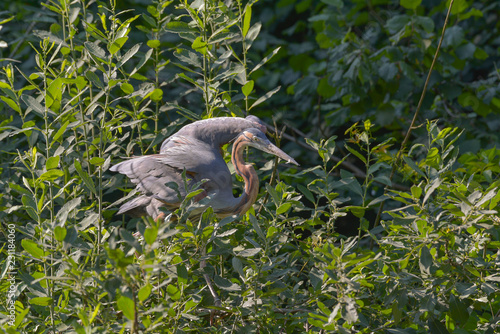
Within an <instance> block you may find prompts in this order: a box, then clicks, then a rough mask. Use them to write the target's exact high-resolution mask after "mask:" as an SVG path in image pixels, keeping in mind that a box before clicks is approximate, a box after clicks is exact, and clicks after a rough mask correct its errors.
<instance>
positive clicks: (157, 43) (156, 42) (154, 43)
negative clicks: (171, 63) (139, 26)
mask: <svg viewBox="0 0 500 334" xmlns="http://www.w3.org/2000/svg"><path fill="white" fill-rule="evenodd" d="M146 44H147V45H148V46H149V47H150V48H152V49H157V48H159V47H160V45H161V43H160V41H159V40H157V39H150V40H149V41H148V42H147V43H146Z"/></svg>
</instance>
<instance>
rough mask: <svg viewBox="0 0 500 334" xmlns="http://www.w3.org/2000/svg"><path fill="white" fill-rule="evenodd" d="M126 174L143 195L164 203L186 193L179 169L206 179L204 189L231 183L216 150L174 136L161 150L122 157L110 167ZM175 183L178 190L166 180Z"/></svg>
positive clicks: (190, 139) (190, 175)
mask: <svg viewBox="0 0 500 334" xmlns="http://www.w3.org/2000/svg"><path fill="white" fill-rule="evenodd" d="M110 170H111V171H114V172H119V173H121V174H124V175H126V176H128V177H129V178H130V180H131V181H132V182H133V183H135V184H136V185H137V189H138V190H139V191H141V192H142V193H143V194H144V195H147V196H153V197H155V198H157V199H158V200H160V201H163V202H166V203H176V202H179V196H178V195H180V198H181V199H182V198H184V197H185V196H186V190H185V187H184V181H183V179H182V172H183V171H184V170H185V171H186V174H187V177H188V178H190V179H192V180H193V181H192V182H191V183H190V184H189V185H190V186H191V185H192V184H194V183H196V182H198V181H201V180H203V179H207V180H208V182H207V183H205V184H204V185H203V188H204V189H205V190H207V191H212V190H217V189H220V188H229V189H231V187H232V182H231V174H230V172H229V169H228V168H227V165H226V163H225V161H224V159H223V158H222V156H221V155H220V153H219V152H218V150H214V149H212V148H211V147H210V145H207V144H205V143H203V142H202V141H200V140H196V139H194V138H189V137H184V136H178V137H177V139H176V140H175V145H173V146H172V147H169V148H168V150H166V151H165V152H164V153H161V154H153V155H146V156H141V157H136V158H132V159H130V160H126V161H123V162H121V163H119V164H117V165H115V166H113V167H111V168H110ZM170 182H173V183H175V184H177V188H178V192H177V191H176V190H175V189H173V188H172V187H169V186H168V183H170Z"/></svg>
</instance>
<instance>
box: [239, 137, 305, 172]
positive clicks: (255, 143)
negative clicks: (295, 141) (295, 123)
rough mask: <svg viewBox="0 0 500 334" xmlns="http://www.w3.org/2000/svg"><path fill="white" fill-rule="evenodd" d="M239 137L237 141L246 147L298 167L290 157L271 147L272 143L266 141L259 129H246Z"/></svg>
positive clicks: (273, 146)
mask: <svg viewBox="0 0 500 334" xmlns="http://www.w3.org/2000/svg"><path fill="white" fill-rule="evenodd" d="M239 137H240V138H239V139H240V140H241V141H243V142H244V143H245V144H246V145H248V146H251V147H255V148H256V149H258V150H261V151H264V152H267V153H270V154H273V155H275V156H277V157H278V158H281V159H283V160H285V161H286V162H288V163H293V164H295V165H297V166H298V165H299V164H298V163H297V161H295V160H294V159H293V158H292V157H291V156H289V155H288V154H286V153H285V152H283V151H282V150H280V149H279V148H278V147H276V146H275V145H273V143H271V142H270V141H269V139H267V137H266V135H265V134H264V133H263V132H262V131H260V130H259V129H256V128H252V129H246V130H244V131H243V132H242V133H241V134H240V136H239Z"/></svg>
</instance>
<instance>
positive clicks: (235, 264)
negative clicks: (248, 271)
mask: <svg viewBox="0 0 500 334" xmlns="http://www.w3.org/2000/svg"><path fill="white" fill-rule="evenodd" d="M231 262H232V264H233V268H234V270H236V272H237V273H238V274H239V275H240V276H241V277H245V274H244V272H243V264H242V263H241V260H240V259H238V258H237V257H236V256H234V257H233V258H232V260H231Z"/></svg>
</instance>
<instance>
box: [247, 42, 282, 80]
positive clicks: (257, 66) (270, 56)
mask: <svg viewBox="0 0 500 334" xmlns="http://www.w3.org/2000/svg"><path fill="white" fill-rule="evenodd" d="M280 49H281V46H278V47H277V48H276V49H274V50H273V51H272V52H271V53H270V54H268V55H267V56H265V57H264V58H263V59H262V60H261V61H260V62H259V63H258V64H257V65H255V67H254V68H253V69H252V70H251V71H250V73H249V74H252V73H253V72H255V71H257V70H258V69H259V68H261V67H262V65H264V64H266V63H267V62H268V61H269V60H271V58H273V57H274V56H275V55H276V54H277V53H278V52H279V51H280Z"/></svg>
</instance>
